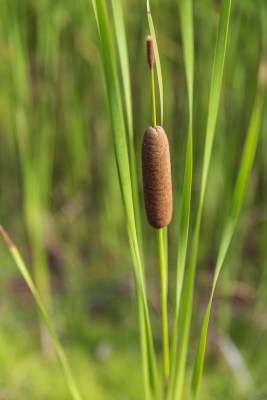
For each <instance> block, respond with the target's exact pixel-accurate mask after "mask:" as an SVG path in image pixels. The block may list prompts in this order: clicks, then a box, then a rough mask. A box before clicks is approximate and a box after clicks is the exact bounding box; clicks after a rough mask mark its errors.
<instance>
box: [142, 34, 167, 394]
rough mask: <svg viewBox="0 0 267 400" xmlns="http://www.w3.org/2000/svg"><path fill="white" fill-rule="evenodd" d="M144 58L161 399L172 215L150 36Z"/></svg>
mask: <svg viewBox="0 0 267 400" xmlns="http://www.w3.org/2000/svg"><path fill="white" fill-rule="evenodd" d="M146 44H147V61H148V65H149V69H150V92H151V115H152V127H149V128H147V130H146V132H145V134H144V138H143V143H142V165H143V184H144V194H145V204H146V211H147V217H148V221H149V223H150V225H151V226H153V227H154V228H157V237H158V255H159V268H160V289H161V309H162V348H163V399H165V398H166V394H167V387H168V380H169V373H170V360H169V358H170V356H169V331H168V304H167V303H168V257H167V246H165V244H166V243H167V240H166V235H165V233H166V229H164V227H166V226H167V225H168V224H169V223H170V220H171V217H172V193H171V190H172V189H171V186H172V185H171V165H170V153H169V143H168V138H167V136H166V133H165V131H164V129H163V128H162V127H160V126H157V125H156V100H155V83H154V64H155V54H154V47H153V39H152V37H151V36H148V37H147V38H146Z"/></svg>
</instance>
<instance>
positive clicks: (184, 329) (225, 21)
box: [174, 0, 231, 400]
mask: <svg viewBox="0 0 267 400" xmlns="http://www.w3.org/2000/svg"><path fill="white" fill-rule="evenodd" d="M230 9H231V0H223V1H222V6H221V12H220V21H219V28H218V37H217V43H216V49H215V57H214V64H213V75H212V82H211V90H210V100H209V108H208V120H207V129H206V139H205V150H204V160H203V169H202V179H201V189H200V200H199V206H198V213H197V220H196V225H195V231H194V236H193V243H192V252H191V257H190V263H189V269H188V275H187V279H186V285H185V289H184V301H183V303H182V305H181V326H180V330H179V333H180V342H179V344H178V357H177V367H176V371H175V384H174V387H175V388H174V395H175V399H176V400H181V399H182V396H183V385H184V376H185V366H186V356H187V348H188V341H189V332H190V323H191V315H192V303H193V291H194V281H195V270H196V261H197V253H198V242H199V233H200V225H201V217H202V209H203V202H204V197H205V192H206V186H207V178H208V171H209V165H210V158H211V152H212V146H213V139H214V133H215V127H216V121H217V115H218V108H219V99H220V91H221V84H222V76H223V67H224V59H225V51H226V42H227V36H228V26H229V18H230Z"/></svg>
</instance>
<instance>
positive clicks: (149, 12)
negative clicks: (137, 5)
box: [146, 0, 151, 14]
mask: <svg viewBox="0 0 267 400" xmlns="http://www.w3.org/2000/svg"><path fill="white" fill-rule="evenodd" d="M146 6H147V13H148V14H151V11H150V5H149V0H147V2H146Z"/></svg>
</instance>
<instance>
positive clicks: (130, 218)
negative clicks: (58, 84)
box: [95, 0, 158, 399]
mask: <svg viewBox="0 0 267 400" xmlns="http://www.w3.org/2000/svg"><path fill="white" fill-rule="evenodd" d="M95 11H96V20H97V21H98V28H99V36H100V42H101V57H102V67H103V72H104V81H105V86H106V93H107V99H108V106H109V112H110V118H111V128H112V137H113V144H114V152H115V158H116V164H117V171H118V176H119V182H120V189H121V195H122V201H123V206H124V212H125V217H126V226H127V231H128V236H129V242H130V248H131V252H132V257H133V265H134V272H135V281H136V293H137V303H138V312H139V321H140V337H141V347H142V354H143V368H144V376H145V387H146V396H147V398H148V399H155V398H156V395H157V392H158V388H157V386H158V381H157V371H156V359H155V351H154V346H153V340H152V332H151V326H150V320H149V313H148V306H147V298H146V290H145V282H144V276H143V268H142V262H141V258H140V253H139V247H138V241H137V235H136V224H135V215H134V208H133V198H132V187H131V177H130V168H129V158H128V151H127V141H126V135H125V126H124V118H123V111H122V102H121V97H120V90H119V79H118V73H117V68H116V60H115V54H114V49H113V45H112V41H111V34H110V29H109V23H108V16H107V10H106V6H105V3H104V1H103V0H97V1H96V2H95Z"/></svg>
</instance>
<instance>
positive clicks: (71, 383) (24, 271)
mask: <svg viewBox="0 0 267 400" xmlns="http://www.w3.org/2000/svg"><path fill="white" fill-rule="evenodd" d="M0 233H1V234H2V236H3V238H4V239H5V242H6V244H7V246H8V248H9V251H10V253H11V255H12V257H13V259H14V261H15V264H16V265H17V267H18V269H19V271H20V273H21V275H22V276H23V278H24V279H25V282H26V283H27V285H28V287H29V289H30V291H31V293H32V295H33V297H34V299H35V301H36V304H37V306H38V309H39V312H40V315H41V316H42V319H43V321H44V323H45V325H46V327H47V330H48V332H49V333H50V336H51V339H52V342H53V344H54V347H55V351H56V354H57V356H58V360H59V363H60V366H61V368H62V370H63V373H64V376H65V379H66V383H67V386H68V388H69V391H70V393H71V396H72V398H73V399H74V400H81V399H82V397H81V395H80V393H79V391H78V388H77V385H76V382H75V380H74V378H73V375H72V372H71V370H70V366H69V363H68V360H67V358H66V355H65V352H64V350H63V348H62V346H61V344H60V341H59V339H58V336H57V334H56V331H55V329H54V327H53V323H52V320H51V318H50V316H49V313H48V312H47V310H46V307H45V305H44V302H43V300H42V298H41V296H40V294H39V292H38V290H37V289H36V286H35V285H34V283H33V280H32V278H31V275H30V274H29V271H28V268H27V267H26V265H25V263H24V261H23V259H22V257H21V255H20V253H19V251H18V249H17V248H16V246H15V245H14V244H13V242H12V241H11V239H10V238H9V236H8V235H7V233H6V232H5V231H4V229H3V228H2V226H0Z"/></svg>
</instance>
